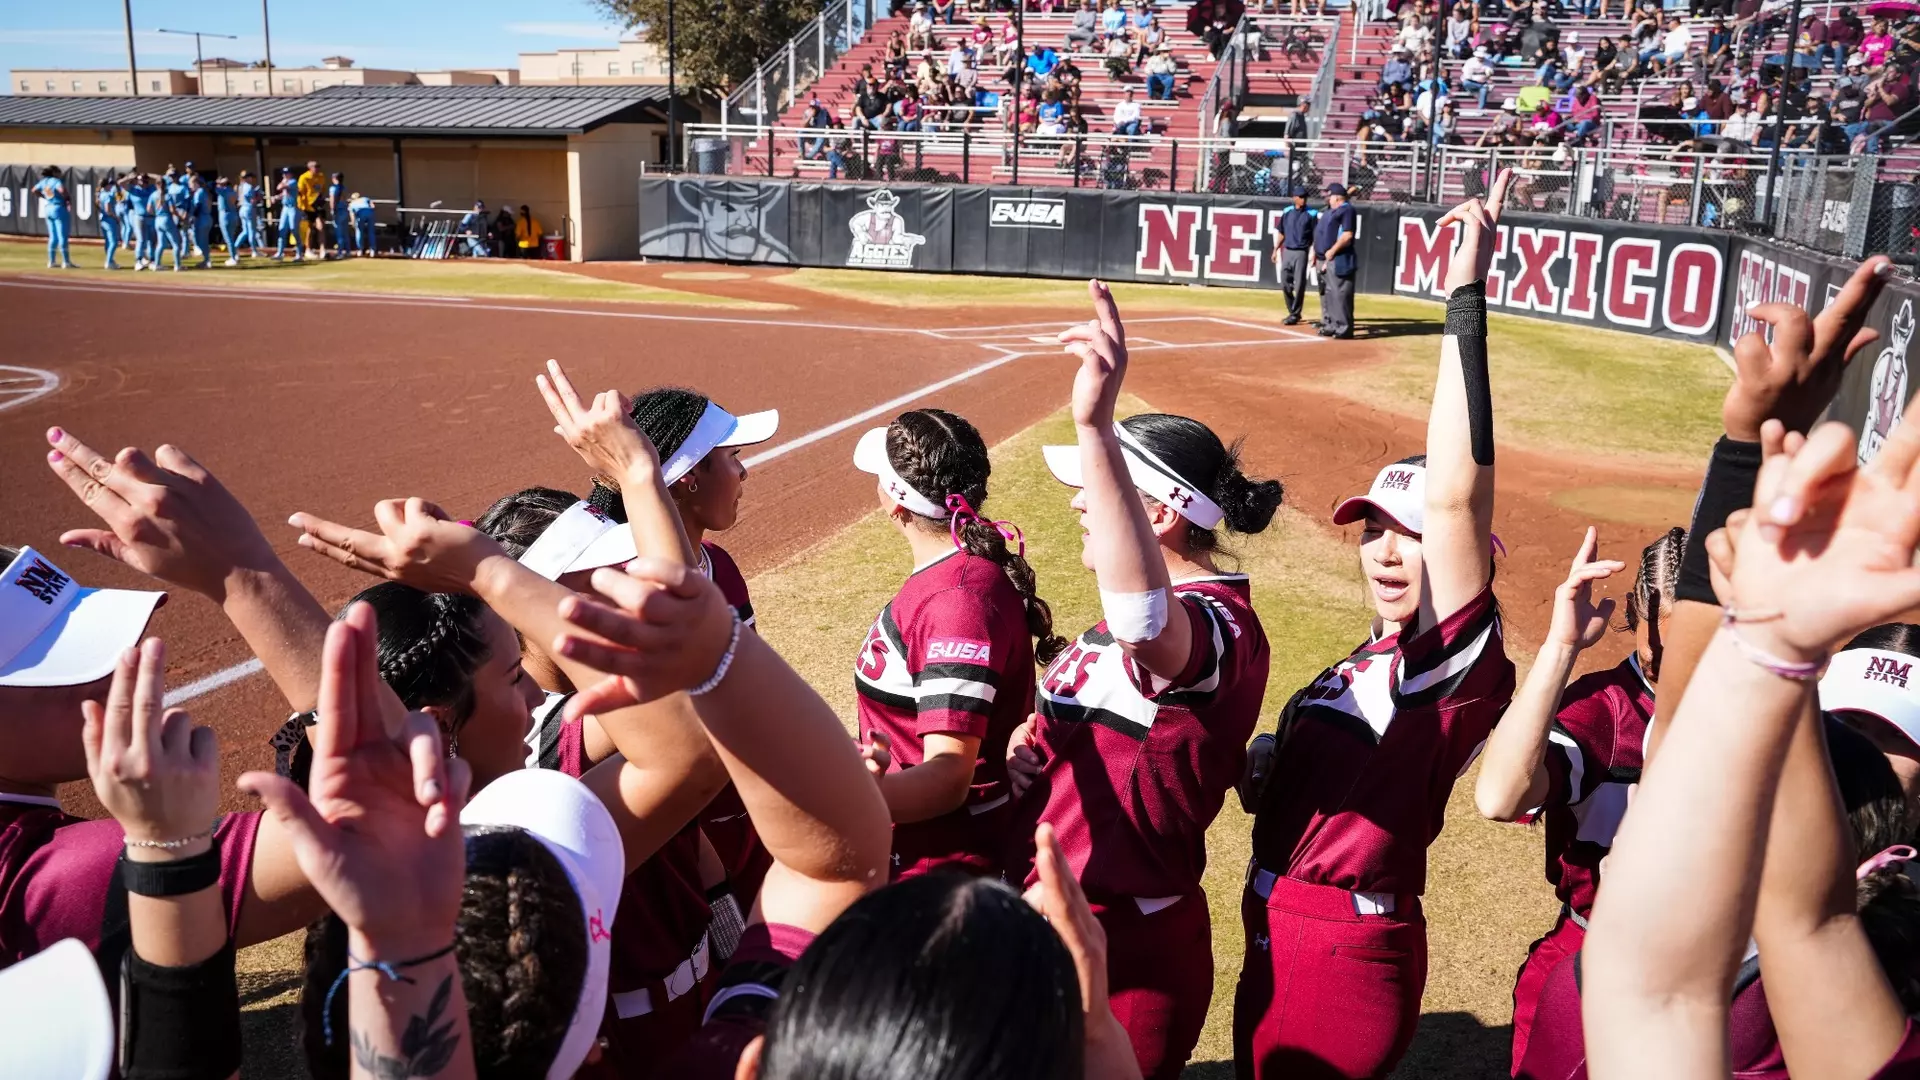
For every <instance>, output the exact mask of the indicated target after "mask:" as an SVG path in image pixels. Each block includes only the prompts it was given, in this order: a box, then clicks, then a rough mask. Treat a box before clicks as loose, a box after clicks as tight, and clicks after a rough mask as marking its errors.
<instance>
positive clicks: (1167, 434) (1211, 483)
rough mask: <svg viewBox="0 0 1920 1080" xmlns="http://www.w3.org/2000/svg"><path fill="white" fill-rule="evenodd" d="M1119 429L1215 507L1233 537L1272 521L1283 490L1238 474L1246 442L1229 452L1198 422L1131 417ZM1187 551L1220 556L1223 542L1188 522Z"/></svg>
mask: <svg viewBox="0 0 1920 1080" xmlns="http://www.w3.org/2000/svg"><path fill="white" fill-rule="evenodd" d="M1120 426H1121V427H1123V428H1125V429H1127V434H1129V435H1131V436H1133V437H1134V438H1135V439H1136V440H1138V441H1139V443H1140V445H1142V446H1144V447H1146V448H1147V449H1148V450H1150V451H1152V452H1153V455H1154V456H1155V457H1157V458H1159V459H1160V460H1161V461H1163V462H1165V463H1166V465H1167V467H1168V468H1170V469H1172V470H1173V471H1174V474H1175V476H1176V477H1177V478H1178V479H1181V480H1185V481H1186V482H1187V483H1188V484H1190V485H1192V486H1193V488H1194V490H1196V491H1203V492H1205V493H1206V494H1207V497H1208V498H1210V499H1212V500H1213V501H1214V502H1215V503H1217V504H1218V505H1219V507H1220V509H1221V510H1222V511H1224V512H1225V514H1226V520H1225V522H1224V524H1225V525H1226V527H1227V528H1228V529H1229V530H1230V531H1232V532H1237V533H1248V534H1251V533H1257V532H1261V531H1263V530H1265V529H1266V527H1267V526H1268V525H1269V524H1270V523H1271V522H1272V521H1273V512H1274V511H1275V510H1278V509H1279V508H1280V502H1281V500H1282V499H1283V498H1284V497H1285V494H1286V492H1285V489H1283V488H1282V487H1281V486H1280V481H1278V480H1254V479H1252V478H1250V477H1248V476H1247V475H1246V474H1245V473H1243V472H1241V471H1240V444H1241V442H1242V441H1243V440H1240V439H1235V440H1234V441H1233V445H1231V446H1228V445H1226V444H1225V443H1222V442H1221V441H1220V436H1218V435H1215V434H1214V433H1213V429H1212V428H1209V427H1208V426H1207V425H1205V424H1203V423H1201V422H1200V421H1198V420H1189V419H1187V418H1186V417H1184V416H1174V415H1171V414H1169V413H1141V414H1140V415H1138V416H1129V417H1127V418H1126V419H1125V420H1122V421H1120ZM1187 545H1188V546H1189V547H1191V548H1193V549H1194V550H1195V551H1217V550H1219V548H1220V539H1219V537H1218V536H1217V535H1215V533H1214V531H1213V530H1212V529H1203V528H1201V527H1200V526H1198V525H1195V524H1193V523H1192V522H1188V523H1187Z"/></svg>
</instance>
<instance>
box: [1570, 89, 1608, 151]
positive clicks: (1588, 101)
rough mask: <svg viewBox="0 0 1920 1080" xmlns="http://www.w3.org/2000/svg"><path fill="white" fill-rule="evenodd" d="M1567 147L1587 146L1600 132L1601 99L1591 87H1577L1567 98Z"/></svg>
mask: <svg viewBox="0 0 1920 1080" xmlns="http://www.w3.org/2000/svg"><path fill="white" fill-rule="evenodd" d="M1566 123H1567V129H1566V136H1567V145H1568V146H1585V145H1587V143H1588V141H1589V140H1591V139H1592V138H1593V136H1594V135H1595V134H1596V133H1597V132H1599V130H1600V97H1599V95H1597V94H1595V93H1594V92H1593V88H1592V87H1590V86H1576V87H1574V89H1573V93H1572V94H1570V95H1568V97H1567V120H1566Z"/></svg>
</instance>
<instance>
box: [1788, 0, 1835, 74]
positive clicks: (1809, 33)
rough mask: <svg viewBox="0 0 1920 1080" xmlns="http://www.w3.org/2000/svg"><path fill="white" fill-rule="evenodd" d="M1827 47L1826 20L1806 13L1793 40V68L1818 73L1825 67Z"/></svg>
mask: <svg viewBox="0 0 1920 1080" xmlns="http://www.w3.org/2000/svg"><path fill="white" fill-rule="evenodd" d="M1827 46H1828V42H1827V23H1826V20H1824V19H1822V18H1821V17H1820V16H1819V15H1817V14H1813V13H1811V12H1810V13H1808V15H1807V17H1806V18H1804V19H1802V20H1800V33H1799V34H1797V35H1796V36H1795V38H1794V43H1793V66H1794V67H1795V68H1798V69H1801V70H1804V71H1819V70H1820V69H1821V68H1822V67H1824V66H1825V60H1826V56H1827V53H1828V52H1829V49H1828V47H1827Z"/></svg>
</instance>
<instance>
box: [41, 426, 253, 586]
mask: <svg viewBox="0 0 1920 1080" xmlns="http://www.w3.org/2000/svg"><path fill="white" fill-rule="evenodd" d="M47 443H48V445H50V446H51V447H52V449H51V450H49V451H48V452H47V465H48V467H50V468H51V469H52V470H53V472H54V475H56V476H58V477H60V479H61V480H64V481H65V482H66V484H67V486H68V487H69V488H72V489H73V493H74V494H75V495H78V496H79V497H80V501H81V502H83V503H85V504H87V509H89V510H92V511H93V512H94V513H95V514H97V515H99V517H100V520H101V521H102V522H103V523H105V525H106V528H104V529H69V530H68V531H66V532H64V533H61V534H60V542H61V543H62V544H65V545H67V546H69V547H78V548H87V549H89V550H92V551H97V552H99V553H100V554H102V555H105V556H106V557H107V558H109V559H115V560H118V561H120V562H123V563H125V564H127V565H128V566H131V567H133V568H134V569H135V570H138V571H140V572H141V573H143V574H146V575H147V576H148V577H153V578H158V579H159V580H161V581H164V582H166V583H167V584H169V585H176V586H179V587H180V588H183V589H189V590H191V591H193V592H197V593H199V594H201V595H202V596H207V597H211V598H212V599H213V600H214V601H215V602H216V603H217V602H220V601H222V600H224V599H225V596H226V591H227V587H228V585H229V583H230V582H231V579H232V576H233V574H234V573H235V572H236V571H248V570H255V571H266V570H270V569H272V568H274V567H277V566H279V564H280V560H279V558H278V557H277V556H275V555H274V553H273V546H272V545H271V544H269V543H267V538H266V537H265V536H264V535H262V534H261V532H260V529H259V527H258V526H257V525H255V524H254V522H253V517H252V515H250V514H248V513H247V508H246V507H244V506H242V505H240V501H239V500H238V499H235V498H234V497H233V496H232V495H231V494H229V493H228V492H227V489H226V488H225V487H224V486H222V485H221V483H220V481H219V480H217V479H215V478H214V476H213V474H212V473H210V472H208V471H207V470H206V469H205V468H202V467H201V465H200V463H199V462H197V461H195V460H193V458H191V457H189V456H187V453H186V451H184V450H181V449H180V448H178V447H176V446H170V445H166V444H162V445H161V446H160V448H159V449H157V450H155V451H154V453H153V456H152V457H149V456H147V454H146V452H145V451H143V450H140V449H137V448H135V447H131V446H130V447H127V448H126V449H123V450H121V451H120V452H119V453H118V454H115V455H114V456H113V457H111V458H108V457H106V456H104V455H102V454H101V453H100V452H99V451H97V450H95V449H94V448H93V447H91V446H88V445H87V444H86V443H84V442H81V441H80V440H79V439H77V438H75V437H74V436H73V434H72V433H71V432H68V431H66V430H64V429H62V428H50V429H48V431H47Z"/></svg>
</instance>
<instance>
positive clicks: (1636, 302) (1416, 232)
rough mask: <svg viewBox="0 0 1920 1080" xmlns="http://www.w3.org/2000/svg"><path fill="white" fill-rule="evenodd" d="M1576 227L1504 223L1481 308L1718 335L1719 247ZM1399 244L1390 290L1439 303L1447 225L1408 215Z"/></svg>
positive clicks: (1722, 267) (1448, 246)
mask: <svg viewBox="0 0 1920 1080" xmlns="http://www.w3.org/2000/svg"><path fill="white" fill-rule="evenodd" d="M1583 225H1584V223H1579V222H1574V221H1564V222H1561V223H1559V224H1556V225H1552V226H1548V225H1540V226H1534V225H1521V224H1517V223H1509V224H1504V225H1501V226H1500V232H1499V241H1498V244H1497V246H1496V247H1495V254H1494V258H1493V266H1492V268H1491V269H1489V270H1488V271H1487V306H1488V307H1495V308H1506V309H1507V310H1510V311H1525V312H1533V313H1537V314H1541V315H1551V316H1558V317H1559V318H1561V319H1563V320H1568V321H1577V322H1587V323H1592V324H1594V325H1596V326H1602V327H1606V328H1608V329H1614V330H1627V331H1635V332H1639V333H1665V334H1671V335H1677V336H1680V337H1687V338H1696V339H1699V338H1709V339H1710V338H1711V337H1712V336H1713V335H1714V333H1715V332H1716V331H1717V330H1718V329H1719V326H1720V292H1721V285H1722V281H1723V278H1724V276H1725V274H1726V255H1725V253H1724V251H1723V248H1724V241H1723V242H1721V243H1698V242H1694V241H1692V240H1688V239H1685V237H1686V236H1687V235H1688V234H1685V233H1681V232H1678V231H1670V230H1658V229H1654V228H1651V227H1635V226H1630V225H1629V226H1613V225H1600V224H1599V223H1595V224H1594V226H1593V227H1591V228H1588V227H1583ZM1696 235H1697V234H1696ZM1398 240H1399V243H1398V258H1397V261H1396V264H1395V266H1394V276H1393V290H1394V291H1395V292H1397V293H1411V294H1414V295H1420V296H1431V297H1434V298H1440V297H1442V296H1444V295H1445V293H1444V290H1443V289H1442V288H1441V282H1443V281H1445V280H1446V276H1447V262H1448V259H1449V258H1450V257H1451V255H1452V252H1453V248H1454V244H1455V241H1456V238H1455V235H1454V228H1453V227H1452V226H1447V227H1446V228H1444V229H1441V228H1435V227H1434V226H1433V225H1432V224H1430V223H1429V222H1428V221H1427V220H1426V219H1425V218H1423V217H1415V216H1412V215H1405V216H1402V217H1401V218H1400V222H1399V237H1398Z"/></svg>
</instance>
